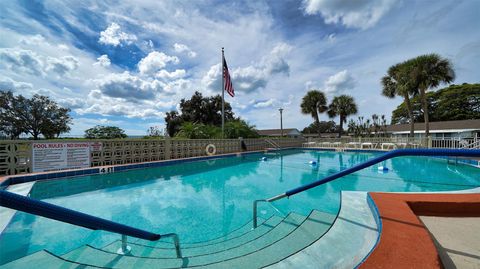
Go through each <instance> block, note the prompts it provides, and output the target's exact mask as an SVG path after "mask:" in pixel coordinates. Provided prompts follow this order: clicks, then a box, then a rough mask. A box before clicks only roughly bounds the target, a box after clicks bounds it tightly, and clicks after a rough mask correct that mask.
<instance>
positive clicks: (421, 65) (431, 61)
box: [407, 53, 455, 136]
mask: <svg viewBox="0 0 480 269" xmlns="http://www.w3.org/2000/svg"><path fill="white" fill-rule="evenodd" d="M407 62H408V64H412V65H413V70H412V73H411V77H410V79H411V80H412V81H413V82H414V83H415V84H416V85H418V90H419V94H420V99H421V101H422V107H423V115H424V121H425V135H426V136H429V134H430V127H429V116H428V101H427V96H426V92H427V91H428V90H431V89H433V88H436V87H438V86H439V85H440V84H444V83H445V84H446V83H450V82H452V81H453V80H455V71H454V70H453V65H452V63H451V62H450V61H449V60H448V59H446V58H443V57H441V56H440V55H438V54H435V53H432V54H426V55H421V56H418V57H416V58H414V59H411V60H409V61H407Z"/></svg>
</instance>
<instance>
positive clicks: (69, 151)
mask: <svg viewBox="0 0 480 269" xmlns="http://www.w3.org/2000/svg"><path fill="white" fill-rule="evenodd" d="M84 167H90V143H89V142H67V143H63V142H62V143H33V144H32V170H33V172H46V171H55V170H64V169H75V168H84Z"/></svg>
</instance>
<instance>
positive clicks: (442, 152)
mask: <svg viewBox="0 0 480 269" xmlns="http://www.w3.org/2000/svg"><path fill="white" fill-rule="evenodd" d="M401 156H456V157H480V150H478V149H397V150H392V151H390V152H387V153H385V154H382V155H380V156H378V157H376V158H373V159H370V160H368V161H366V162H363V163H360V164H357V165H355V166H353V167H350V168H348V169H345V170H342V171H340V172H337V173H335V174H333V175H330V176H328V177H325V178H323V179H320V180H317V181H314V182H311V183H309V184H305V185H303V186H300V187H297V188H294V189H291V190H289V191H286V192H284V193H281V194H279V195H275V196H273V197H271V198H268V199H260V200H256V201H254V203H253V227H254V228H256V227H257V216H256V212H257V208H256V207H257V204H258V203H259V202H273V201H276V200H279V199H282V198H285V197H290V196H292V195H295V194H297V193H300V192H303V191H306V190H309V189H311V188H315V187H317V186H319V185H322V184H325V183H328V182H330V181H332V180H335V179H338V178H340V177H343V176H346V175H349V174H352V173H355V172H357V171H358V170H362V169H364V168H367V167H369V166H372V165H374V164H377V163H380V162H383V161H385V160H388V159H391V158H395V157H401Z"/></svg>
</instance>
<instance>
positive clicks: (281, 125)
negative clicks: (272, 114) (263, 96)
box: [278, 108, 283, 137]
mask: <svg viewBox="0 0 480 269" xmlns="http://www.w3.org/2000/svg"><path fill="white" fill-rule="evenodd" d="M278 111H280V132H281V136H282V137H283V119H282V113H283V108H279V109H278Z"/></svg>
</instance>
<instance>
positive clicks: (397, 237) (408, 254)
mask: <svg viewBox="0 0 480 269" xmlns="http://www.w3.org/2000/svg"><path fill="white" fill-rule="evenodd" d="M370 195H371V197H372V199H373V201H374V202H375V204H376V206H377V208H378V210H379V214H380V219H381V221H382V232H381V235H380V242H379V244H378V245H377V247H376V248H375V249H374V250H373V252H372V253H371V255H370V256H369V257H368V258H367V259H366V261H365V262H364V263H363V264H362V265H361V266H360V267H361V268H444V265H443V263H442V261H441V259H440V255H439V254H438V251H437V249H436V247H435V243H434V240H433V239H432V237H431V235H430V232H429V230H428V229H427V228H426V227H425V225H424V224H423V222H422V221H421V220H420V219H419V216H439V217H480V193H464V194H458V193H451V194H434V193H429V194H400V193H371V194H370ZM463 236H468V235H463Z"/></svg>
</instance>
